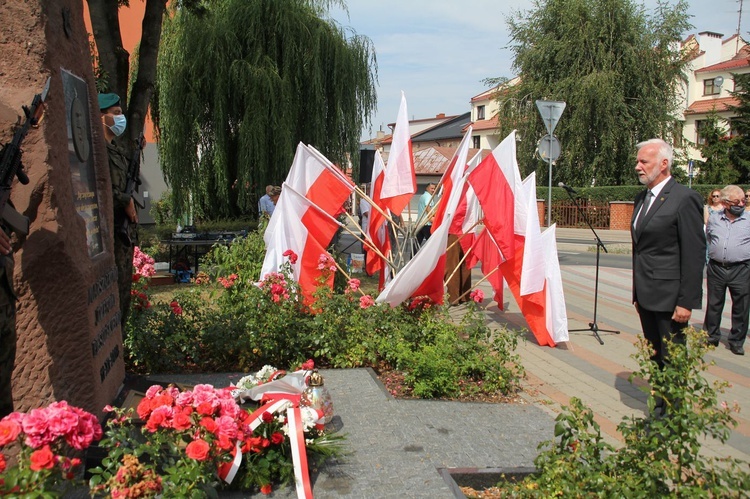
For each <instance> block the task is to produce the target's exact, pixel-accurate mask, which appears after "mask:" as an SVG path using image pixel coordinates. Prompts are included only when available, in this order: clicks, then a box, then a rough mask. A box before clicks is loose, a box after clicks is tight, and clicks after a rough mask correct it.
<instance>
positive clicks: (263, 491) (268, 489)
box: [260, 483, 273, 495]
mask: <svg viewBox="0 0 750 499" xmlns="http://www.w3.org/2000/svg"><path fill="white" fill-rule="evenodd" d="M272 490H273V489H272V488H271V484H270V483H267V484H265V485H264V486H262V487H261V488H260V492H261V494H265V495H268V494H270V493H271V491H272Z"/></svg>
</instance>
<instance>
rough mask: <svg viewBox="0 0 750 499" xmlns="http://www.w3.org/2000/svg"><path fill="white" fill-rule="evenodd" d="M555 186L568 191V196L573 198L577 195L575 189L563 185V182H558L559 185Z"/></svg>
mask: <svg viewBox="0 0 750 499" xmlns="http://www.w3.org/2000/svg"><path fill="white" fill-rule="evenodd" d="M557 186H558V187H562V188H563V189H565V190H566V191H568V194H571V195H573V196H577V195H578V192H576V190H575V189H573V188H572V187H570V186H569V185H565V183H564V182H560V183H559V184H557Z"/></svg>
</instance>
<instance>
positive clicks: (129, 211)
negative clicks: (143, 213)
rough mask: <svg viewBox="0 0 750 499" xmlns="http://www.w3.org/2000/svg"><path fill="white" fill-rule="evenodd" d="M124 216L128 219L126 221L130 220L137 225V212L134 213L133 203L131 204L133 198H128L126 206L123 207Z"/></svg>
mask: <svg viewBox="0 0 750 499" xmlns="http://www.w3.org/2000/svg"><path fill="white" fill-rule="evenodd" d="M125 215H126V216H127V217H128V220H130V221H131V222H133V223H134V224H137V223H138V212H137V211H135V203H134V202H133V198H130V202H129V203H128V206H127V207H125Z"/></svg>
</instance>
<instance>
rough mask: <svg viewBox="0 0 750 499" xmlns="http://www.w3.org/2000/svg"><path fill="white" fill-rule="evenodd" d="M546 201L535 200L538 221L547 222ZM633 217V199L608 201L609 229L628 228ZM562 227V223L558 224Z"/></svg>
mask: <svg viewBox="0 0 750 499" xmlns="http://www.w3.org/2000/svg"><path fill="white" fill-rule="evenodd" d="M546 205H547V203H546V202H545V201H542V200H537V202H536V210H537V213H538V215H539V223H540V224H541V225H542V226H545V225H546V224H547V212H546V210H545V207H546ZM632 217H633V201H611V202H610V203H609V230H630V220H631V219H632ZM560 226H561V227H562V225H560Z"/></svg>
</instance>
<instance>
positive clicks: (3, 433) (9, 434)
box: [0, 419, 21, 447]
mask: <svg viewBox="0 0 750 499" xmlns="http://www.w3.org/2000/svg"><path fill="white" fill-rule="evenodd" d="M20 433H21V425H20V424H18V423H17V422H16V421H13V420H10V419H6V420H3V421H0V447H3V446H4V445H8V444H9V443H11V442H13V441H14V440H15V439H16V438H18V435H19V434H20Z"/></svg>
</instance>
